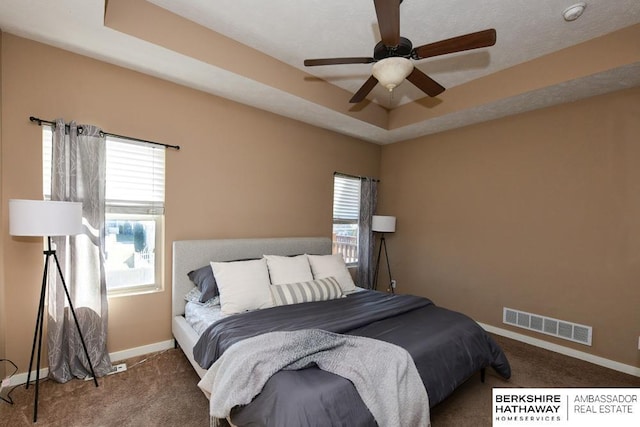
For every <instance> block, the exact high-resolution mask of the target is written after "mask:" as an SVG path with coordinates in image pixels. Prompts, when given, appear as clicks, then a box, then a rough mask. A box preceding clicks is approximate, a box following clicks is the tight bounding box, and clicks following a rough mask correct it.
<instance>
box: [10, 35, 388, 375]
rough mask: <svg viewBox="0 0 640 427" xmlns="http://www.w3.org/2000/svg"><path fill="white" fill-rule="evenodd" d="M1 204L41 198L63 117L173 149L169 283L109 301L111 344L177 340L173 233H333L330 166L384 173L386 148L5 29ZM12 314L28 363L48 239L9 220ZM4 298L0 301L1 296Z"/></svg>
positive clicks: (13, 354) (13, 343)
mask: <svg viewBox="0 0 640 427" xmlns="http://www.w3.org/2000/svg"><path fill="white" fill-rule="evenodd" d="M2 59H3V61H2V73H3V74H2V87H3V89H4V91H3V97H2V124H3V127H2V208H6V206H7V200H8V199H11V198H34V199H37V198H41V197H42V194H41V192H42V190H41V188H42V183H41V181H42V174H41V162H42V159H41V149H40V147H41V128H40V127H38V126H36V125H34V124H32V123H30V122H29V120H28V117H29V116H30V115H34V116H38V117H41V118H43V119H48V120H53V119H55V118H57V117H63V118H64V119H66V120H72V119H74V120H76V121H78V122H81V123H92V124H96V125H98V126H100V127H102V128H103V129H105V130H107V131H109V132H113V133H118V134H123V135H129V136H134V137H139V138H144V139H150V140H155V141H160V142H164V143H168V144H176V145H180V146H181V147H182V149H181V150H180V151H173V150H168V151H167V190H166V238H165V243H166V252H165V291H164V292H161V293H156V294H151V295H141V296H134V297H120V298H111V299H110V300H109V304H110V307H109V308H110V312H109V338H108V346H109V351H111V352H113V351H119V350H123V349H129V348H133V347H137V346H142V345H146V344H152V343H157V342H161V341H164V340H169V339H171V323H170V313H171V310H170V307H171V295H170V293H171V292H170V289H171V283H170V277H171V269H170V260H171V250H170V248H171V242H172V241H174V240H178V239H194V238H212V237H252V236H265V237H266V236H330V234H331V215H332V214H331V205H332V195H333V186H332V182H333V172H334V171H341V172H346V173H351V174H359V175H370V176H377V175H378V172H379V164H380V152H381V149H380V147H379V146H377V145H373V144H370V143H366V142H363V141H359V140H357V139H354V138H350V137H346V136H343V135H339V134H336V133H333V132H330V131H327V130H323V129H319V128H316V127H313V126H309V125H306V124H303V123H300V122H296V121H293V120H289V119H286V118H283V117H280V116H277V115H273V114H270V113H266V112H264V111H260V110H256V109H253V108H250V107H246V106H243V105H240V104H237V103H234V102H231V101H227V100H224V99H221V98H218V97H214V96H211V95H208V94H205V93H202V92H198V91H195V90H191V89H187V88H185V87H182V86H179V85H176V84H172V83H169V82H166V81H162V80H159V79H156V78H153V77H149V76H146V75H143V74H140V73H136V72H133V71H130V70H126V69H123V68H119V67H116V66H113V65H108V64H105V63H103V62H100V61H96V60H93V59H89V58H86V57H83V56H79V55H75V54H71V53H69V52H65V51H62V50H59V49H55V48H52V47H49V46H45V45H42V44H38V43H35V42H32V41H29V40H26V39H22V38H19V37H15V36H13V35H11V34H4V37H3V45H2ZM2 229H3V233H2V243H3V244H4V256H3V260H4V263H5V270H4V275H3V276H4V277H3V279H2V283H3V286H4V289H5V292H6V295H5V301H4V305H3V306H0V311H1V312H2V313H3V315H6V319H11V321H10V322H9V324H8V325H7V326H6V328H5V329H6V330H0V337H2V336H3V335H4V336H5V342H6V357H8V358H10V359H12V360H14V361H15V362H16V363H18V364H19V367H20V371H21V372H23V371H25V370H26V367H27V363H28V357H29V352H30V349H31V340H32V336H33V327H34V320H35V315H36V310H37V299H38V298H37V293H38V288H39V285H38V284H39V283H40V280H41V275H42V252H41V250H42V247H41V244H40V243H39V242H38V241H34V240H33V239H19V238H12V237H10V236H8V219H7V218H6V217H3V218H2ZM0 301H1V300H0Z"/></svg>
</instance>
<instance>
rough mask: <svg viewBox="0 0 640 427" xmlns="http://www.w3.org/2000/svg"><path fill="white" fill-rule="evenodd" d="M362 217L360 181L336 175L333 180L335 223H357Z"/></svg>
mask: <svg viewBox="0 0 640 427" xmlns="http://www.w3.org/2000/svg"><path fill="white" fill-rule="evenodd" d="M359 216H360V179H359V178H351V177H345V176H340V175H336V176H334V180H333V222H334V223H353V222H354V221H355V222H356V223H357V222H358V218H359Z"/></svg>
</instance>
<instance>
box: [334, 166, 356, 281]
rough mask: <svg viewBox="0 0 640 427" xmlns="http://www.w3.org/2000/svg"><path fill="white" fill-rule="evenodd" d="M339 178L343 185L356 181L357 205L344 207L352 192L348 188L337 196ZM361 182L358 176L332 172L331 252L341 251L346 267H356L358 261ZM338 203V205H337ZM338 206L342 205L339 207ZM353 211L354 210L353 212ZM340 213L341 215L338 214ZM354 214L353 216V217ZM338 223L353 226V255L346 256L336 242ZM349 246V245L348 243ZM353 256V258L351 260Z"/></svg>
mask: <svg viewBox="0 0 640 427" xmlns="http://www.w3.org/2000/svg"><path fill="white" fill-rule="evenodd" d="M340 180H342V181H343V186H344V187H349V186H355V184H356V183H357V192H356V194H355V197H356V198H357V206H354V205H353V204H352V206H351V208H350V209H349V208H346V209H345V208H344V205H347V204H349V201H350V199H353V197H354V194H353V192H349V191H348V190H349V189H348V188H347V190H346V191H345V193H344V194H343V197H342V198H338V191H337V188H338V183H339V182H340ZM361 185H362V182H361V180H360V178H359V177H354V176H351V175H346V174H341V173H338V172H336V173H334V174H333V206H332V207H333V211H332V230H331V235H332V238H331V240H332V253H334V254H335V253H341V254H342V256H343V258H345V264H346V265H347V267H350V268H351V267H357V266H358V264H359V261H360V239H359V233H360V191H361ZM349 193H351V197H349ZM337 205H338V206H337ZM339 206H343V208H340V207H339ZM354 211H355V212H354ZM340 214H342V216H340ZM354 215H355V217H354ZM336 225H338V226H340V225H352V226H355V257H348V256H347V254H345V252H343V251H341V250H340V242H338V240H337V237H338V235H337V234H336V232H335V226H336ZM348 246H350V245H348ZM352 258H355V260H351V259H352Z"/></svg>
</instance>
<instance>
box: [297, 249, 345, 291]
mask: <svg viewBox="0 0 640 427" xmlns="http://www.w3.org/2000/svg"><path fill="white" fill-rule="evenodd" d="M307 258H308V259H309V264H310V265H311V272H312V273H313V278H314V279H326V278H327V277H335V278H336V280H337V281H338V283H339V284H340V287H341V288H342V292H344V293H345V294H349V293H351V292H354V291H355V290H356V285H355V283H353V279H352V278H351V274H350V273H349V270H347V265H346V264H345V263H344V258H343V257H342V254H333V255H307Z"/></svg>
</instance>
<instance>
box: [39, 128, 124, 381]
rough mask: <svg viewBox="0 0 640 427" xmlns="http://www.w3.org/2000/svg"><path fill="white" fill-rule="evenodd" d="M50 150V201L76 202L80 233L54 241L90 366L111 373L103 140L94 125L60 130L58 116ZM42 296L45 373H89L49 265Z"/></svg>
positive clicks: (64, 376) (66, 376)
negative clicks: (45, 309)
mask: <svg viewBox="0 0 640 427" xmlns="http://www.w3.org/2000/svg"><path fill="white" fill-rule="evenodd" d="M52 148H53V157H52V162H51V163H52V170H51V199H52V200H63V201H71V202H82V217H83V218H82V223H83V233H82V234H79V235H77V236H69V237H55V238H54V242H55V244H56V246H57V255H58V259H59V261H60V265H61V267H62V270H63V273H64V278H65V283H66V285H67V288H68V289H69V294H70V296H71V301H72V304H73V307H74V309H75V312H76V316H77V318H78V323H79V325H80V329H81V331H82V335H83V337H84V341H85V344H86V345H87V351H88V353H89V357H90V359H91V364H92V365H93V370H94V372H95V374H96V376H98V377H100V376H103V375H106V374H107V373H109V372H110V371H111V361H110V359H109V353H108V352H107V286H106V278H105V270H104V216H105V167H106V146H105V138H104V136H103V135H102V133H101V131H100V129H98V128H96V127H95V126H90V125H83V126H82V127H78V126H77V125H76V123H75V122H71V123H69V124H68V125H67V126H66V128H65V123H64V121H63V120H61V119H58V120H56V125H55V130H54V133H53V147H52ZM48 295H49V297H48V313H49V318H48V323H47V325H48V326H47V331H48V336H47V343H48V348H49V376H50V377H51V378H53V379H55V380H56V381H58V382H66V381H69V380H70V379H72V378H74V377H75V378H85V377H87V376H90V375H91V370H90V368H89V364H88V361H87V358H86V356H85V353H84V350H83V348H82V343H81V341H80V336H79V335H78V331H77V328H76V324H75V321H74V319H73V316H72V313H71V311H70V310H69V308H68V304H67V303H66V296H65V293H64V289H63V287H62V283H61V281H60V279H59V277H58V274H57V271H56V269H55V268H53V269H50V274H49V288H48Z"/></svg>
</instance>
